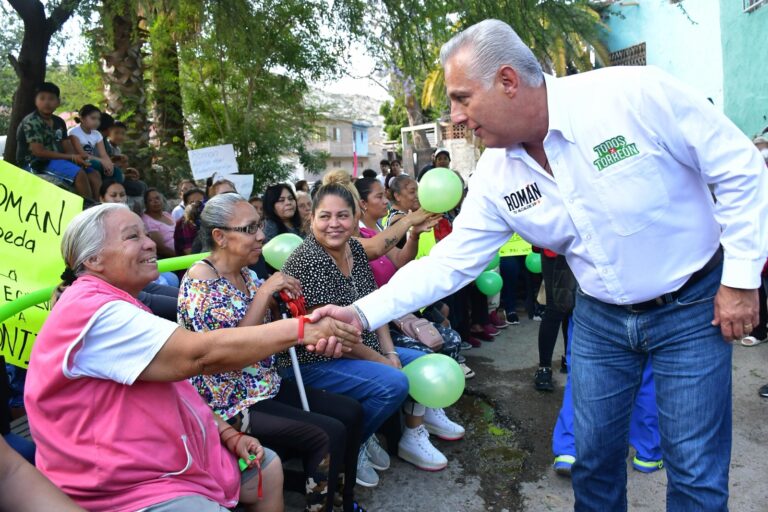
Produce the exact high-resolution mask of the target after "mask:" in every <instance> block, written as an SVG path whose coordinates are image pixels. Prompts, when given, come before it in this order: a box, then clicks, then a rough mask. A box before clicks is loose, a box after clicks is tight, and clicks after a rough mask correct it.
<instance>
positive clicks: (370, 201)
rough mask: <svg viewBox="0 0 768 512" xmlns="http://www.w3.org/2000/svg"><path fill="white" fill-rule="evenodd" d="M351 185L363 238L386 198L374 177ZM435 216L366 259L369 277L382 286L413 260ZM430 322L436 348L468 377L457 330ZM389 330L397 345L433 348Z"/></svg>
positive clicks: (375, 222) (380, 213)
mask: <svg viewBox="0 0 768 512" xmlns="http://www.w3.org/2000/svg"><path fill="white" fill-rule="evenodd" d="M396 179H399V178H396ZM355 189H356V190H357V193H358V194H359V196H360V198H359V202H360V210H361V218H360V234H361V235H362V236H363V237H364V238H371V237H373V236H375V235H376V233H378V232H379V231H380V230H381V227H380V226H379V224H378V219H381V218H383V217H384V216H386V215H387V201H386V197H385V191H384V185H382V184H381V182H380V181H379V180H377V179H376V178H360V179H358V180H357V181H355ZM438 220H439V219H435V220H434V221H433V222H430V223H427V224H422V225H420V226H415V227H414V228H413V229H412V230H411V232H410V234H409V236H408V238H407V241H406V244H405V246H404V247H403V249H398V248H396V247H393V248H392V249H391V250H390V252H388V253H387V254H386V255H384V256H381V257H379V258H377V259H375V260H371V261H370V262H369V265H370V266H371V270H372V271H373V277H374V279H376V284H377V285H378V286H384V285H385V284H386V283H387V282H389V280H390V278H391V277H392V276H393V275H394V274H395V272H397V269H398V268H400V267H402V266H403V265H405V264H406V263H408V262H409V261H411V260H413V258H414V257H415V256H416V252H417V250H418V246H419V237H420V236H421V234H422V233H424V232H426V231H428V230H429V229H430V228H432V227H433V226H434V224H436V223H437V221H438ZM432 325H433V326H434V327H435V329H436V330H437V331H438V332H439V333H440V336H441V337H442V338H443V343H442V347H441V348H440V350H439V352H440V353H441V354H445V355H447V356H449V357H451V358H453V359H456V360H457V362H459V364H460V365H461V366H462V370H464V376H465V377H466V378H468V379H470V378H472V377H474V376H475V373H474V372H473V371H472V369H471V368H469V367H468V366H467V365H466V364H465V363H464V360H463V356H460V355H459V350H460V348H461V336H460V335H459V333H457V332H456V331H454V330H453V329H451V328H450V327H447V326H444V325H442V324H440V323H437V322H433V323H432ZM391 334H392V341H393V342H394V343H395V345H397V346H401V347H406V348H413V349H416V350H421V351H422V352H425V353H427V354H431V353H432V352H433V350H432V349H431V348H429V347H427V346H426V345H424V344H423V343H421V342H419V341H418V340H416V339H413V338H411V337H409V336H406V335H405V334H404V333H402V332H399V331H395V330H392V331H391Z"/></svg>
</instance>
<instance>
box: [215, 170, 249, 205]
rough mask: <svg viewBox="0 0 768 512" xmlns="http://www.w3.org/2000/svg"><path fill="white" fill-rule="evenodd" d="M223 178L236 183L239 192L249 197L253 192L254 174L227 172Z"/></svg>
mask: <svg viewBox="0 0 768 512" xmlns="http://www.w3.org/2000/svg"><path fill="white" fill-rule="evenodd" d="M221 178H222V179H225V180H229V181H231V182H232V183H234V184H235V190H237V193H238V194H240V195H241V196H243V197H244V198H246V199H248V198H249V197H251V193H252V192H253V174H227V175H226V176H221Z"/></svg>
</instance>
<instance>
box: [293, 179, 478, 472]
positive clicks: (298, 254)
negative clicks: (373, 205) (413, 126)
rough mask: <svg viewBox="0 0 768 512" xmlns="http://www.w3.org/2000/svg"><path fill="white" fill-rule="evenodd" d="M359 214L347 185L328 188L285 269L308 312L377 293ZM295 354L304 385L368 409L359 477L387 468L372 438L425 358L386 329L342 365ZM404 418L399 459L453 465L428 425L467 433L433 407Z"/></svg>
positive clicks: (409, 407) (368, 335)
mask: <svg viewBox="0 0 768 512" xmlns="http://www.w3.org/2000/svg"><path fill="white" fill-rule="evenodd" d="M356 212H357V205H356V201H355V198H354V196H353V195H352V192H351V191H350V190H349V189H348V188H346V187H345V186H343V185H340V184H338V183H332V184H328V185H323V186H322V187H320V189H319V190H318V191H317V194H316V195H315V198H314V202H313V205H312V234H311V235H309V236H308V237H307V238H306V239H305V240H304V242H303V243H302V244H301V245H300V246H299V247H298V248H297V249H296V251H295V252H294V253H293V254H292V255H291V256H290V258H288V260H287V261H286V263H285V265H284V266H283V272H284V273H286V274H288V275H290V276H292V277H295V278H296V279H298V280H299V281H300V282H301V287H302V290H303V293H304V297H305V299H306V304H307V308H308V309H310V310H312V309H315V308H318V307H320V306H323V305H326V304H336V305H342V306H344V305H349V304H351V303H352V302H354V301H355V300H357V299H358V298H360V297H363V296H364V295H366V294H368V293H370V292H371V291H373V290H375V289H376V282H375V280H374V277H373V273H372V272H371V269H370V267H369V265H368V257H367V255H366V253H365V250H364V249H363V247H362V245H361V244H360V242H358V241H357V240H356V239H354V238H353V234H354V232H355V228H356V227H357V219H356ZM297 352H298V358H299V362H300V364H301V366H302V375H303V378H304V382H305V384H307V385H309V386H317V387H321V388H323V389H326V390H328V391H332V392H335V393H341V394H345V395H347V396H351V397H353V398H355V399H357V400H358V401H359V402H360V403H361V405H362V406H363V412H364V429H363V439H366V440H367V442H366V445H365V447H364V448H363V449H361V450H360V454H359V458H358V472H361V471H372V469H373V468H378V469H386V468H388V467H389V457H388V456H387V454H386V452H384V451H383V450H382V449H381V447H379V446H378V445H377V444H376V441H375V436H374V433H375V432H376V431H377V430H378V429H379V427H381V425H382V424H383V423H384V421H385V420H386V419H387V418H389V417H390V416H391V415H392V414H393V413H395V412H396V411H397V410H398V409H399V408H400V407H401V405H403V403H404V402H406V398H407V395H408V380H407V378H406V376H405V374H404V373H403V372H401V371H400V369H401V368H402V367H403V366H404V365H407V364H408V363H410V362H411V361H413V360H415V359H417V358H419V357H421V356H424V355H425V354H424V353H423V352H419V351H416V350H409V349H404V348H399V347H395V346H394V345H393V343H392V339H391V337H390V335H389V328H388V327H387V326H386V325H385V326H383V327H381V328H379V329H377V330H376V331H375V332H372V331H365V332H363V343H362V344H361V345H359V346H358V347H356V348H354V349H353V350H352V351H351V352H350V353H349V354H347V357H343V358H341V359H339V360H337V361H334V360H331V359H328V358H326V357H322V356H318V355H316V354H312V353H310V352H307V351H305V350H303V349H301V348H298V349H297ZM278 364H279V365H280V366H281V367H283V368H284V369H285V370H284V373H283V376H284V378H286V377H288V376H289V375H290V360H289V359H288V357H287V356H286V355H284V354H282V355H281V356H279V358H278ZM286 370H287V371H286ZM405 412H406V419H405V422H406V428H405V430H404V432H403V436H402V438H401V440H400V443H399V445H398V454H399V456H400V457H401V458H403V459H405V460H406V461H408V462H411V463H412V464H414V465H416V466H417V467H419V468H420V469H424V470H430V471H437V470H440V469H443V468H445V467H446V466H447V464H448V461H447V459H446V458H445V456H444V455H443V454H442V453H440V452H439V451H438V450H437V449H436V448H435V447H434V446H433V445H432V444H431V443H430V442H429V432H428V431H427V429H426V427H425V426H424V423H428V424H431V425H433V427H434V428H435V429H440V430H441V431H443V432H446V433H448V432H450V434H451V437H452V438H453V439H460V438H461V437H463V435H464V429H463V428H462V427H461V426H460V425H457V424H456V423H453V422H452V421H450V420H449V419H448V418H447V417H446V416H445V413H444V412H443V411H442V409H437V408H434V409H432V408H427V407H425V406H424V405H422V404H420V403H416V402H413V401H412V400H408V401H407V402H406V404H405ZM445 437H448V436H447V435H446V436H445Z"/></svg>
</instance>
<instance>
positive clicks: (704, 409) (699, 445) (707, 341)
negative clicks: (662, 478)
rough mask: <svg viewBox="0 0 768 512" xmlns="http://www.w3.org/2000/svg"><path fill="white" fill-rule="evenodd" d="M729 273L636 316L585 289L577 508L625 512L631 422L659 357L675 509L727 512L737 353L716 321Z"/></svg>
mask: <svg viewBox="0 0 768 512" xmlns="http://www.w3.org/2000/svg"><path fill="white" fill-rule="evenodd" d="M721 274H722V267H718V268H717V269H715V270H714V271H712V272H710V274H709V275H707V276H705V277H704V278H702V279H701V280H700V281H699V282H698V283H695V284H693V285H691V286H689V287H687V288H686V289H685V290H684V291H683V292H682V293H681V294H680V297H679V298H678V300H677V301H676V302H674V303H672V304H668V305H665V306H660V307H658V308H655V309H652V310H649V311H645V312H641V313H633V312H630V311H628V310H627V309H625V308H622V307H620V306H613V305H609V304H605V303H602V302H600V301H598V300H596V299H594V298H591V297H589V296H587V295H585V294H584V293H583V292H582V291H581V290H577V298H576V309H575V311H574V316H573V318H574V331H573V349H572V350H573V352H572V354H571V355H572V358H573V368H572V369H571V378H572V383H573V403H574V406H575V416H574V432H575V436H576V463H575V464H574V466H573V470H572V477H573V491H574V495H575V498H576V505H575V510H576V511H577V512H581V511H600V512H603V511H606V510H610V511H612V512H614V511H626V510H627V494H626V484H627V472H626V462H625V460H626V457H627V454H628V442H627V440H628V436H629V423H630V417H631V412H632V404H633V403H634V401H635V397H636V395H637V393H638V389H639V387H640V382H641V380H642V373H643V368H644V366H645V362H646V361H647V360H650V361H652V364H653V374H654V379H655V387H656V401H657V405H658V410H659V430H660V433H661V448H662V452H663V453H664V463H665V466H666V468H667V478H668V482H669V483H668V485H667V510H669V511H674V512H688V511H697V512H702V511H724V510H728V465H729V463H730V459H731V384H732V383H731V360H732V347H731V345H730V344H729V343H726V342H725V341H724V340H723V337H722V335H721V333H720V328H719V327H714V326H712V325H711V321H712V318H713V315H714V301H713V299H714V296H715V294H716V293H717V290H718V288H719V285H720V276H721Z"/></svg>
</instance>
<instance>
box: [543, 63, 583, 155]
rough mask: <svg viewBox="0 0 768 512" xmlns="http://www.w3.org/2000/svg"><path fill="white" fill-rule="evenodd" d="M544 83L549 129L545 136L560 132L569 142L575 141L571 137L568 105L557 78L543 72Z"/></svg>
mask: <svg viewBox="0 0 768 512" xmlns="http://www.w3.org/2000/svg"><path fill="white" fill-rule="evenodd" d="M544 84H545V85H546V87H547V113H548V115H549V130H548V131H547V137H549V134H550V133H552V132H553V131H556V132H560V135H562V136H563V138H565V139H566V140H567V141H569V142H576V140H575V139H574V138H573V130H572V128H571V120H570V118H569V117H568V105H567V103H566V101H567V100H566V98H565V93H564V91H563V90H562V86H561V83H560V79H559V78H555V77H554V76H552V75H548V74H546V73H545V74H544Z"/></svg>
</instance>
